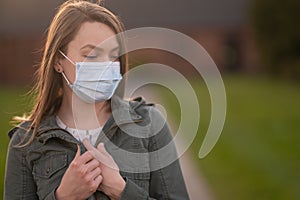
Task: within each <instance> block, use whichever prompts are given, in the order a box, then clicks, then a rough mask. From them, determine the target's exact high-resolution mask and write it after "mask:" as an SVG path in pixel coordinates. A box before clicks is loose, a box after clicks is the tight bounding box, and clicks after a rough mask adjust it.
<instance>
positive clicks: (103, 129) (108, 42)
mask: <svg viewBox="0 0 300 200" xmlns="http://www.w3.org/2000/svg"><path fill="white" fill-rule="evenodd" d="M122 31H123V27H122V24H121V23H120V21H119V20H118V18H117V17H116V16H115V15H114V14H113V13H111V12H110V11H109V10H107V9H106V8H104V7H102V6H100V5H99V4H95V3H92V2H89V1H80V0H70V1H67V2H65V3H64V4H62V5H61V7H60V8H59V10H58V12H57V14H56V15H55V17H54V19H53V21H52V23H51V25H50V28H49V31H48V36H47V41H46V44H45V49H44V54H43V59H42V62H41V65H40V68H39V71H38V81H37V83H36V86H35V88H34V89H33V92H34V94H35V95H36V100H35V106H34V107H33V110H32V112H31V114H30V115H29V117H28V118H26V119H23V122H22V123H21V124H20V125H19V126H18V127H16V128H14V129H12V130H11V131H10V132H9V136H10V137H11V142H10V145H9V150H8V157H7V165H6V177H5V194H4V199H7V200H11V199H28V200H29V199H30V200H33V199H58V200H64V199H68V200H72V199H188V194H187V191H186V188H185V183H184V180H183V177H182V173H181V169H180V165H179V162H178V160H175V161H174V162H173V163H171V164H169V165H167V166H164V165H163V164H162V162H163V160H162V158H164V157H161V156H160V155H159V150H160V148H163V147H164V146H167V145H168V144H171V148H170V151H169V152H167V154H165V156H167V157H169V156H171V157H172V156H176V150H175V148H174V145H173V143H172V142H171V141H172V137H171V134H170V132H169V129H168V128H167V125H166V124H165V123H163V125H162V126H161V125H160V123H158V122H157V121H159V122H161V121H163V119H162V118H161V115H159V113H158V112H157V111H156V110H155V109H154V108H153V106H152V105H149V104H146V103H145V102H144V100H143V99H142V98H137V99H135V100H133V101H130V102H126V101H124V100H122V98H121V97H122V88H123V87H122V86H121V85H119V83H120V81H121V79H122V75H124V74H125V73H126V72H127V55H126V54H124V55H119V54H120V52H124V45H123V42H122V41H123V40H122V37H121V35H120V34H119V33H122ZM117 86H118V90H116V88H117ZM117 91H118V92H117ZM153 119H155V120H153ZM126 155H128V156H126ZM132 155H134V156H132ZM145 155H146V156H145ZM158 166H160V167H158Z"/></svg>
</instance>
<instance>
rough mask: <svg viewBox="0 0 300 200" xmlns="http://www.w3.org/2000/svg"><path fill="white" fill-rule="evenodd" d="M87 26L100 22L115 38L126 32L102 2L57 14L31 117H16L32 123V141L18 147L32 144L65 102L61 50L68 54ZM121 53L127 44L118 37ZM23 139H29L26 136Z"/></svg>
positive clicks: (78, 0) (82, 2)
mask: <svg viewBox="0 0 300 200" xmlns="http://www.w3.org/2000/svg"><path fill="white" fill-rule="evenodd" d="M84 22H100V23H104V24H106V25H107V26H109V27H110V28H111V29H112V30H113V31H114V32H115V33H116V34H118V35H121V34H119V33H122V32H123V31H124V27H123V24H122V23H121V22H120V20H119V18H118V17H117V16H116V15H115V14H113V13H112V12H111V11H109V10H108V9H107V8H105V7H104V6H103V1H101V0H94V1H92V0H89V1H87V0H68V1H66V2H64V3H63V4H62V5H61V6H60V7H59V9H58V10H57V12H56V14H55V16H54V18H53V20H52V22H51V24H50V27H49V29H48V33H47V38H46V43H45V46H44V49H43V57H42V60H41V62H40V64H39V68H38V70H37V73H36V79H35V80H36V81H35V85H34V87H33V89H32V90H31V92H30V93H31V95H32V96H33V100H34V106H33V108H32V110H31V112H30V113H29V115H28V116H23V117H15V118H14V119H15V120H17V121H19V122H20V121H29V122H30V124H31V125H30V127H29V129H28V131H27V134H28V132H29V130H31V129H33V132H32V134H31V135H30V137H29V139H26V141H24V140H23V141H22V142H21V143H22V144H20V145H19V146H20V147H21V146H26V145H28V144H30V143H31V142H32V141H33V140H34V138H35V136H36V134H37V130H38V127H39V126H40V123H41V121H42V120H43V119H44V118H46V117H49V116H52V115H56V114H57V112H58V110H59V108H60V106H61V102H62V95H63V80H62V77H61V75H60V74H59V73H57V72H56V71H55V69H54V65H55V62H56V61H57V60H58V58H60V56H61V55H60V54H59V50H61V51H63V52H66V53H67V52H68V49H67V46H68V44H69V43H70V42H71V41H72V40H73V39H74V37H75V35H76V34H77V33H78V31H79V29H80V27H81V25H82V24H83V23H84ZM117 39H118V42H119V46H120V51H122V52H125V51H124V48H125V46H124V40H123V38H122V37H117ZM119 61H120V65H121V74H122V75H124V74H125V73H126V72H127V70H128V64H127V62H128V61H127V54H124V55H121V56H120V57H119ZM24 138H28V137H27V135H25V136H24Z"/></svg>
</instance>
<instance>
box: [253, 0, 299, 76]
mask: <svg viewBox="0 0 300 200" xmlns="http://www.w3.org/2000/svg"><path fill="white" fill-rule="evenodd" d="M250 10H251V12H250V16H251V20H252V24H253V27H254V30H255V35H256V38H257V41H258V42H257V45H258V47H259V50H260V52H261V57H262V61H263V62H264V64H265V66H266V69H267V71H268V72H269V73H272V74H273V75H276V76H282V77H286V78H293V79H298V80H299V79H300V26H299V20H300V12H299V11H300V3H299V1H298V0H286V1H280V0H253V2H252V4H251V8H250Z"/></svg>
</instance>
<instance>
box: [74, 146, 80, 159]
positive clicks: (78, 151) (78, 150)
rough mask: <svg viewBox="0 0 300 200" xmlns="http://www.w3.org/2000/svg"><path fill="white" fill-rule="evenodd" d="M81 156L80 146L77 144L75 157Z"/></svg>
mask: <svg viewBox="0 0 300 200" xmlns="http://www.w3.org/2000/svg"><path fill="white" fill-rule="evenodd" d="M79 157H80V146H79V145H77V152H76V155H75V158H79ZM75 158H74V159H75Z"/></svg>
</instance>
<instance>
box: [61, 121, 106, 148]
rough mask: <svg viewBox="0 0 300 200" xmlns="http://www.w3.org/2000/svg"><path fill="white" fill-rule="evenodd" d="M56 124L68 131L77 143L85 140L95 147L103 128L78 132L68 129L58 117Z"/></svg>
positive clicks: (77, 130)
mask: <svg viewBox="0 0 300 200" xmlns="http://www.w3.org/2000/svg"><path fill="white" fill-rule="evenodd" d="M56 123H57V125H58V126H59V127H60V128H62V129H65V130H66V131H68V132H69V133H71V134H72V135H73V137H74V138H76V139H77V140H78V141H80V142H82V141H83V140H84V139H85V138H86V139H88V140H89V142H90V143H91V144H92V145H94V146H95V144H96V141H97V138H98V137H99V134H100V132H101V130H102V128H103V127H99V128H96V129H92V130H80V129H75V128H69V127H68V126H67V125H66V124H65V123H64V122H63V121H62V120H61V119H60V118H59V117H58V116H56Z"/></svg>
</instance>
